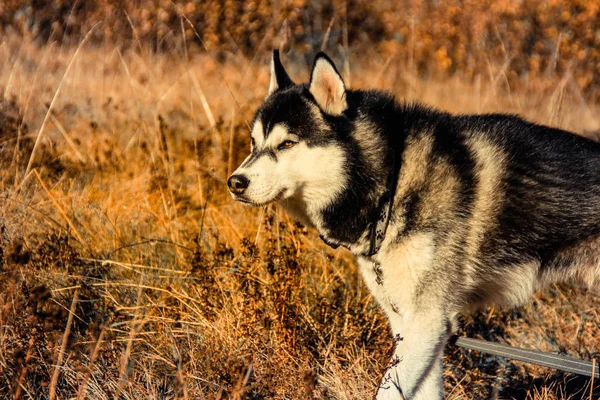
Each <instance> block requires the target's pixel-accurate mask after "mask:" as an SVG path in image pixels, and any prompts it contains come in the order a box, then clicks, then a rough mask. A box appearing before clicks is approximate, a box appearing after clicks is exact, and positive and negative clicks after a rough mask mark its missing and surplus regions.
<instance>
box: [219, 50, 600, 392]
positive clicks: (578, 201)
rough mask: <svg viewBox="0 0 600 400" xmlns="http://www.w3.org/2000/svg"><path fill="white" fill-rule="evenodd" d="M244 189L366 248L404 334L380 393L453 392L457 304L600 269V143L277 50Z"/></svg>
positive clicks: (250, 198)
mask: <svg viewBox="0 0 600 400" xmlns="http://www.w3.org/2000/svg"><path fill="white" fill-rule="evenodd" d="M251 136H252V140H251V141H252V151H251V153H250V155H249V156H248V157H247V158H246V159H245V160H244V162H243V163H242V164H241V165H240V166H239V168H238V169H237V170H236V171H235V172H234V173H233V175H232V176H231V177H230V178H229V180H228V185H229V189H230V191H231V194H232V196H233V198H234V199H235V200H238V201H241V202H243V203H245V204H249V205H253V206H263V205H265V204H268V203H271V202H275V201H276V202H278V203H279V204H281V205H282V206H283V207H284V208H285V209H286V210H288V211H289V212H290V213H291V214H292V215H293V216H295V217H297V218H298V219H300V220H301V221H302V222H303V223H305V224H308V225H310V226H313V227H315V228H316V229H317V230H318V231H319V233H320V235H321V238H322V239H323V240H324V241H325V243H327V244H329V245H330V246H333V247H337V246H340V245H341V246H344V247H346V248H348V249H350V251H351V252H352V253H354V254H355V255H356V257H357V259H358V265H359V268H360V271H361V273H362V275H363V278H364V280H365V282H366V284H367V285H368V287H369V289H370V290H371V292H372V294H373V296H374V297H375V299H377V301H378V303H379V304H380V306H381V308H382V309H383V310H384V311H385V312H386V314H387V316H388V318H389V321H390V326H391V329H392V332H393V334H394V337H395V338H396V341H397V344H396V348H395V353H394V356H393V358H392V360H391V362H390V364H389V367H388V369H387V370H386V372H385V374H384V377H383V380H382V382H381V384H380V386H379V388H378V389H377V393H376V397H377V399H403V398H405V399H410V400H421V399H422V400H436V399H441V398H442V397H443V385H442V383H443V382H442V362H441V359H442V353H443V349H444V346H445V344H446V342H447V340H448V338H449V336H450V335H451V334H452V332H453V329H454V326H455V320H456V317H457V314H459V313H461V312H465V311H469V310H472V309H473V308H476V307H480V306H482V305H486V304H491V303H494V304H504V305H517V304H522V303H523V302H525V301H527V299H528V297H529V296H530V295H531V294H532V293H533V292H534V291H535V290H536V289H537V288H539V287H540V286H541V285H544V284H547V283H549V282H555V281H558V280H564V279H570V278H578V279H582V280H584V281H585V282H587V283H589V284H592V283H593V281H594V278H596V277H598V276H600V144H598V143H595V142H593V141H591V140H588V139H585V138H583V137H580V136H577V135H575V134H572V133H569V132H566V131H562V130H559V129H554V128H550V127H546V126H542V125H537V124H533V123H530V122H527V121H525V120H523V119H521V118H519V117H517V116H514V115H503V114H488V115H458V116H454V115H450V114H448V113H446V112H441V111H437V110H433V109H431V108H429V107H424V106H422V105H417V104H400V103H398V102H396V101H395V100H394V98H393V97H392V96H391V95H389V94H386V93H383V92H379V91H373V90H366V91H364V90H349V89H347V88H346V87H345V85H344V82H343V80H342V77H341V76H340V74H339V73H338V71H337V69H336V67H335V66H334V64H333V62H332V61H331V60H330V59H329V58H328V57H327V56H326V55H325V54H323V53H319V54H318V55H317V56H316V59H315V61H314V65H313V68H312V72H311V75H310V82H309V83H308V84H295V83H294V82H292V80H291V79H290V77H289V76H288V74H287V73H286V71H285V70H284V67H283V66H282V64H281V62H280V60H279V54H278V52H276V51H275V52H273V57H272V60H271V80H270V86H269V90H268V94H267V96H266V98H265V100H264V103H263V104H262V106H261V107H260V108H259V109H258V111H257V112H256V115H255V118H254V121H253V124H252V131H251Z"/></svg>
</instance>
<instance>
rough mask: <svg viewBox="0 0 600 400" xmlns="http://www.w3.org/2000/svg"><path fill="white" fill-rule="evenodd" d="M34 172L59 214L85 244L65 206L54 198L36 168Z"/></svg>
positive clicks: (76, 236) (83, 243) (80, 241)
mask: <svg viewBox="0 0 600 400" xmlns="http://www.w3.org/2000/svg"><path fill="white" fill-rule="evenodd" d="M33 173H34V174H35V176H36V178H37V180H38V182H39V183H40V185H42V188H43V189H44V191H45V192H46V195H47V196H48V198H49V199H50V201H51V202H52V204H53V205H54V207H56V209H57V210H58V212H59V214H60V215H61V216H62V217H63V218H64V220H65V221H66V222H67V224H68V225H69V228H71V230H72V231H73V234H74V235H75V238H76V239H77V240H78V241H79V243H81V244H82V245H85V242H84V241H83V238H82V237H81V235H80V234H79V231H78V230H77V228H76V227H75V225H74V224H73V222H72V221H71V218H69V216H68V215H67V213H66V212H65V211H64V210H63V208H62V207H61V206H60V204H59V203H58V201H57V200H56V199H55V198H54V196H53V195H52V193H50V191H49V190H48V187H47V186H46V184H45V183H44V181H43V180H42V177H41V176H40V174H39V173H38V172H37V170H35V169H34V170H33Z"/></svg>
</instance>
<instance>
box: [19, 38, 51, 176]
mask: <svg viewBox="0 0 600 400" xmlns="http://www.w3.org/2000/svg"><path fill="white" fill-rule="evenodd" d="M51 48H52V45H51V44H48V45H46V46H45V47H44V53H43V55H42V59H41V60H40V62H39V63H38V66H37V68H36V69H35V74H34V75H33V80H32V82H31V90H30V91H29V95H28V96H27V100H25V106H24V107H23V121H24V120H25V118H26V116H27V112H28V111H29V105H30V104H31V98H32V97H33V91H34V90H36V89H38V88H37V85H36V84H37V79H38V76H39V74H40V69H42V65H44V63H45V61H46V55H47V54H48V53H49V50H50V49H51ZM23 121H22V122H21V124H19V130H18V131H17V144H16V145H15V149H14V151H13V159H12V161H11V165H14V164H15V162H16V160H17V156H18V154H19V149H20V144H21V134H22V129H23ZM15 171H16V173H15V186H16V185H18V183H19V179H18V174H19V173H18V169H15Z"/></svg>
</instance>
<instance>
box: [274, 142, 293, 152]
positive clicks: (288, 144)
mask: <svg viewBox="0 0 600 400" xmlns="http://www.w3.org/2000/svg"><path fill="white" fill-rule="evenodd" d="M295 144H296V142H292V141H291V140H286V141H285V142H281V144H280V145H279V146H277V150H283V149H289V148H290V147H293V146H294V145H295Z"/></svg>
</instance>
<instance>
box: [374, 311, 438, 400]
mask: <svg viewBox="0 0 600 400" xmlns="http://www.w3.org/2000/svg"><path fill="white" fill-rule="evenodd" d="M411 314H412V315H410V314H409V315H410V316H408V315H406V317H405V318H400V317H398V318H393V317H392V318H390V322H391V324H392V331H393V333H394V335H395V340H396V342H397V343H396V349H395V352H394V355H393V357H392V360H391V362H390V364H389V366H388V368H387V370H386V371H385V374H384V376H383V379H382V381H381V384H380V386H379V389H378V391H377V396H376V398H377V400H383V399H386V400H387V399H403V400H404V399H405V400H439V399H442V398H443V381H442V354H443V351H444V346H445V345H446V342H447V340H448V336H449V329H448V327H449V323H448V319H447V318H444V317H443V316H441V315H437V314H438V313H426V312H417V313H414V314H413V313H411Z"/></svg>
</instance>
